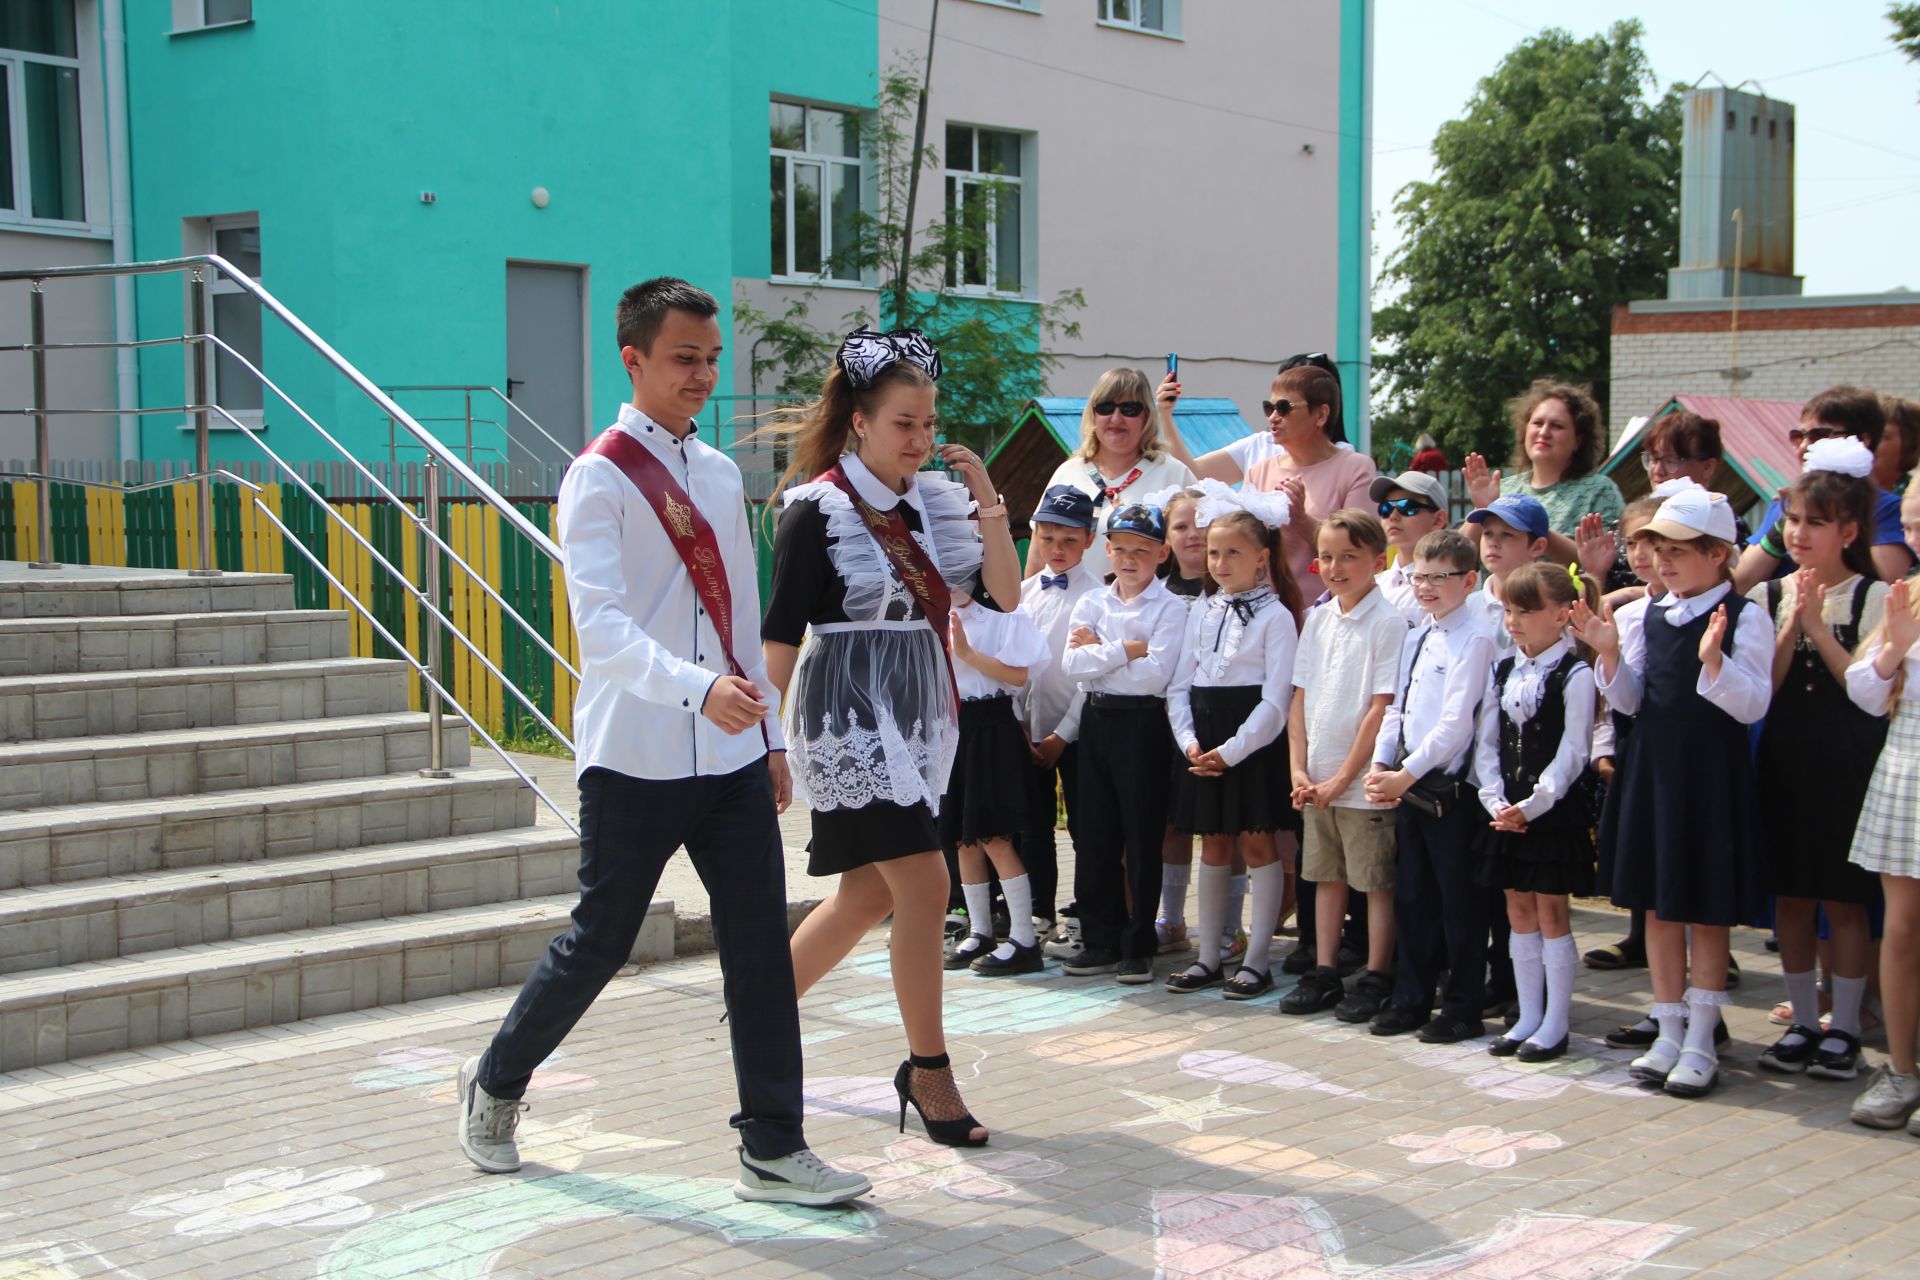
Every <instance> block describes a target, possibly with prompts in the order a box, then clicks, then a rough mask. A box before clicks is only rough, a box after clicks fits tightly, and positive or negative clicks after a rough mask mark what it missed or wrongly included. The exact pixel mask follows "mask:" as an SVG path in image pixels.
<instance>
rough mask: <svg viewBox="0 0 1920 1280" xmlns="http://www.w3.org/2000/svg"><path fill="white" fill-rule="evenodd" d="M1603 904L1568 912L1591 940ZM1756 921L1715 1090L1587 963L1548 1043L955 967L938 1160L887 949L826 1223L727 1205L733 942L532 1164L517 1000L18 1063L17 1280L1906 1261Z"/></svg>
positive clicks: (1735, 1272) (641, 996)
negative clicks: (837, 1191) (491, 1050)
mask: <svg viewBox="0 0 1920 1280" xmlns="http://www.w3.org/2000/svg"><path fill="white" fill-rule="evenodd" d="M1617 927H1618V920H1617V918H1615V917H1611V916H1608V915H1606V914H1603V913H1599V912H1593V911H1585V910H1583V911H1581V912H1579V913H1578V930H1579V933H1580V935H1581V937H1582V939H1583V941H1593V940H1599V939H1602V938H1606V937H1611V936H1613V932H1614V930H1615V929H1616V928H1617ZM1741 942H1742V943H1743V944H1746V948H1747V949H1746V950H1745V951H1744V952H1743V954H1742V959H1743V962H1744V963H1745V965H1746V968H1747V975H1748V976H1747V980H1746V983H1745V985H1744V987H1743V989H1742V990H1741V991H1740V992H1739V993H1738V997H1739V1000H1740V1006H1739V1007H1738V1008H1736V1009H1735V1010H1734V1011H1733V1016H1732V1022H1733V1029H1734V1038H1735V1043H1734V1046H1733V1048H1732V1050H1731V1051H1730V1052H1729V1053H1728V1055H1727V1057H1726V1059H1725V1067H1724V1071H1723V1084H1722V1087H1721V1088H1720V1090H1719V1091H1718V1092H1717V1093H1716V1094H1714V1095H1713V1096H1712V1097H1710V1098H1708V1099H1706V1100H1704V1101H1700V1102H1680V1101H1675V1100H1671V1099H1668V1098H1666V1097H1664V1096H1662V1095H1658V1094H1648V1093H1644V1092H1642V1091H1641V1090H1640V1089H1639V1088H1638V1087H1636V1086H1634V1085H1632V1084H1630V1083H1629V1082H1628V1081H1627V1079H1626V1077H1625V1074H1624V1066H1625V1059H1626V1055H1624V1054H1619V1053H1612V1052H1609V1051H1607V1050H1605V1049H1604V1048H1603V1047H1602V1046H1601V1045H1600V1043H1599V1041H1598V1040H1597V1039H1596V1038H1594V1037H1597V1036H1598V1035H1600V1034H1601V1033H1603V1032H1604V1031H1605V1030H1606V1029H1608V1028H1609V1027H1611V1026H1612V1025H1614V1024H1615V1023H1616V1022H1618V1021H1621V1020H1623V1019H1625V1018H1628V1017H1629V1016H1631V1014H1632V1013H1633V1012H1634V1011H1635V1010H1636V1009H1637V1008H1639V1007H1640V1006H1641V1005H1642V1004H1643V1003H1644V1002H1645V1001H1646V999H1647V994H1646V990H1645V985H1644V984H1645V974H1644V973H1637V974H1636V973H1626V974H1610V975H1601V974H1594V973H1590V972H1586V971H1583V972H1582V973H1581V975H1580V979H1579V986H1578V989H1577V993H1576V994H1577V1000H1578V1007H1577V1015H1578V1016H1577V1024H1576V1032H1577V1037H1576V1048H1575V1052H1574V1053H1573V1054H1572V1055H1571V1056H1569V1057H1568V1058H1566V1059H1563V1060H1562V1061H1560V1062H1557V1063H1552V1064H1546V1065H1542V1066H1535V1067H1527V1066H1523V1065H1520V1064H1516V1063H1513V1062H1511V1060H1496V1059H1493V1058H1490V1057H1489V1056H1487V1054H1486V1053H1485V1051H1484V1046H1483V1045H1480V1044H1469V1045H1464V1046H1454V1047H1446V1048H1433V1047H1427V1046H1422V1045H1419V1044H1417V1043H1415V1042H1413V1041H1411V1040H1408V1039H1393V1040H1380V1039H1377V1038H1374V1037H1370V1036H1368V1035H1366V1034H1364V1032H1363V1031H1361V1030H1358V1029H1355V1028H1351V1027H1347V1026H1345V1025H1343V1024H1341V1023H1338V1022H1336V1021H1334V1020H1332V1018H1331V1017H1330V1016H1323V1017H1319V1018H1311V1019H1293V1018H1287V1017H1284V1016H1282V1015H1280V1014H1279V1013H1278V1012H1277V1010H1276V1007H1275V1006H1276V1004H1277V1001H1278V996H1279V993H1275V994H1273V995H1269V996H1267V997H1265V998H1263V999H1261V1000H1258V1001H1253V1002H1250V1003H1247V1004H1230V1003H1227V1002H1225V1001H1222V1000H1220V999H1218V998H1217V997H1216V996H1212V995H1197V996H1175V995H1171V994H1168V993H1166V992H1164V991H1162V990H1160V989H1159V988H1158V987H1149V988H1123V987H1120V986H1118V985H1117V984H1115V983H1114V982H1113V981H1112V980H1111V979H1110V978H1090V979H1072V978H1067V977H1065V976H1063V975H1060V974H1058V973H1057V972H1054V971H1051V970H1050V971H1049V972H1048V973H1047V974H1045V975H1041V976H1036V977H1032V978H1025V979H1019V980H1011V981H1009V980H993V979H985V978H979V977H976V976H974V975H971V974H959V975H951V976H950V977H949V981H948V986H947V998H946V1003H947V1010H948V1019H949V1024H950V1027H951V1040H952V1051H953V1055H954V1058H955V1061H956V1064H957V1066H958V1069H959V1072H960V1075H961V1077H962V1086H963V1088H964V1089H965V1091H966V1096H967V1099H968V1101H969V1103H970V1104H971V1105H972V1107H973V1108H974V1110H975V1112H976V1113H977V1114H978V1115H980V1116H981V1117H982V1118H983V1119H984V1120H986V1121H987V1122H988V1123H989V1124H990V1125H992V1127H993V1128H994V1140H993V1143H992V1145H991V1146H989V1147H988V1148H986V1149H984V1150H979V1151H954V1150H949V1149H946V1148H941V1147H936V1146H934V1145H932V1144H930V1143H929V1142H927V1141H926V1140H925V1139H924V1137H923V1136H922V1135H921V1131H920V1129H919V1127H918V1124H917V1122H916V1121H914V1120H912V1119H910V1120H909V1122H908V1129H907V1132H906V1133H905V1134H904V1135H902V1134H900V1133H899V1132H897V1131H896V1122H897V1112H896V1111H895V1107H894V1103H893V1101H892V1098H891V1092H890V1077H891V1075H892V1071H893V1068H894V1066H895V1065H896V1063H897V1062H898V1061H899V1058H900V1056H901V1053H902V1045H901V1041H900V1035H899V1032H898V1029H897V1015H896V1014H895V1012H894V1010H893V1005H892V998H891V994H890V990H889V986H888V979H887V972H886V960H885V953H884V935H883V934H880V933H876V934H874V935H872V936H871V937H869V938H868V939H867V940H866V941H865V943H863V945H862V946H861V947H860V948H858V949H857V951H856V952H855V955H854V956H853V957H852V958H851V959H850V960H849V962H848V963H847V964H845V965H843V966H842V967H841V968H840V969H839V970H837V971H836V972H835V973H833V974H832V975H830V976H829V977H828V978H827V979H826V980H825V981H824V982H823V983H821V985H820V986H819V988H818V989H816V990H815V991H814V992H813V993H811V994H810V995H809V997H808V999H807V1001H806V1002H805V1005H804V1009H803V1013H804V1028H805V1033H806V1036H807V1042H808V1044H807V1053H808V1073H809V1098H810V1110H811V1112H812V1118H811V1119H810V1121H809V1132H810V1137H811V1138H812V1140H813V1142H814V1145H815V1146H816V1148H817V1149H819V1150H820V1151H821V1152H822V1153H823V1154H825V1155H826V1156H828V1157H829V1158H830V1159H833V1160H835V1161H837V1162H839V1163H841V1164H843V1165H846V1166H848V1167H855V1168H859V1169H861V1170H863V1171H865V1172H866V1173H868V1174H869V1176H871V1177H872V1179H873V1180H874V1183H875V1190H874V1193H873V1195H872V1196H871V1197H869V1198H868V1199H866V1200H864V1201H863V1202H861V1203H860V1204H859V1205H858V1206H856V1207H854V1208H851V1209H847V1210H839V1211H808V1210H797V1209H780V1208H773V1207H768V1206H749V1205H743V1204H741V1203H739V1202H737V1201H735V1200H734V1199H733V1198H732V1196H731V1194H730V1193H729V1187H730V1184H731V1180H732V1171H733V1160H734V1154H733V1142H732V1140H731V1135H730V1131H729V1130H728V1129H727V1127H726V1124H725V1117H726V1115H727V1113H728V1112H729V1111H730V1110H731V1108H732V1105H733V1098H732V1076H731V1070H730V1063H729V1057H728V1049H727V1032H728V1028H727V1027H726V1026H723V1025H722V1024H721V1023H720V1022H719V1020H718V1019H719V1012H720V997H719V990H720V974H719V969H718V965H717V963H716V961H715V960H714V958H713V957H711V956H704V957H697V958H693V959H687V960H680V961H675V962H672V963H669V964H664V965H660V966H656V967H653V968H649V969H645V970H642V971H640V972H639V973H637V974H635V975H633V976H629V977H623V978H620V979H618V980H616V982H615V983H614V984H613V985H612V986H611V987H610V988H609V989H608V991H607V992H606V994H605V996H604V997H603V998H602V1000H601V1002H600V1003H599V1004H598V1005H596V1006H595V1007H594V1009H593V1010H592V1011H591V1012H590V1013H589V1015H588V1017H587V1019H586V1020H585V1022H584V1023H583V1024H582V1025H581V1027H580V1028H579V1030H578V1031H577V1033H576V1034H575V1036H574V1037H573V1039H572V1040H571V1041H570V1042H569V1043H568V1044H566V1045H565V1046H564V1048H563V1049H562V1051H561V1052H560V1053H559V1054H557V1055H555V1057H554V1058H553V1059H552V1060H550V1061H549V1062H548V1063H546V1064H545V1065H544V1066H543V1068H542V1069H541V1071H540V1073H539V1074H538V1075H536V1077H535V1080H534V1086H533V1089H532V1092H531V1093H530V1095H529V1100H530V1102H531V1104H532V1107H531V1110H530V1111H529V1112H528V1113H527V1115H526V1117H525V1120H524V1128H523V1136H524V1150H525V1153H526V1157H527V1160H528V1167H527V1169H526V1170H525V1171H524V1172H523V1173H522V1174H521V1175H519V1176H516V1177H489V1176H487V1175H484V1174H480V1173H478V1172H476V1171H474V1170H473V1169H472V1168H471V1167H469V1166H468V1165H467V1163H466V1162H465V1160H464V1159H463V1158H462V1157H461V1156H460V1154H459V1152H458V1150H457V1149H456V1147H455V1146H454V1143H453V1136H452V1135H453V1125H454V1104H453V1078H454V1072H455V1070H456V1069H457V1067H458V1064H459V1062H460V1061H461V1060H462V1059H463V1058H464V1057H465V1056H466V1055H468V1054H470V1053H473V1052H476V1051H477V1050H478V1049H479V1048H480V1047H481V1045H482V1044H483V1043H484V1040H485V1037H486V1036H487V1035H488V1034H489V1033H490V1031H491V1029H492V1027H493V1026H494V1025H495V1024H496V1023H497V1021H498V1019H499V1018H500V1016H501V1015H502V1014H503V1013H504V1012H505V1010H506V1007H507V1005H508V1004H509V1003H510V1001H511V998H512V994H513V993H512V992H511V991H491V992H481V993H473V994H469V995H464V996H455V997H448V998H445V999H440V1000H434V1001H429V1002H424V1003H420V1004H415V1005H411V1006H407V1007H404V1008H398V1009H384V1010H370V1011H364V1012H360V1013H354V1014H347V1015H341V1016H338V1017H331V1018H324V1019H319V1020H315V1021H310V1022H304V1023H298V1024H294V1025H291V1026H286V1027H277V1028H271V1029H266V1030H262V1031H256V1032H241V1033H235V1034H232V1035H225V1036H220V1037H215V1038H210V1039H206V1040H203V1041H197V1042H187V1043H183V1044H176V1045H166V1046H160V1047H156V1048H154V1049H150V1050H145V1051H140V1052H135V1053H123V1054H116V1055H111V1056H106V1057H100V1058H95V1059H91V1060H88V1061H84V1062H78V1063H68V1064H61V1065H59V1066H54V1067H49V1068H44V1069H37V1070H31V1071H23V1072H19V1073H16V1074H13V1075H10V1076H0V1135H4V1141H0V1275H9V1276H11V1275H32V1276H36V1277H40V1276H45V1277H64V1276H92V1275H100V1276H116V1277H134V1278H137V1280H160V1278H161V1277H169V1276H181V1277H196V1278H200V1277H207V1278H215V1277H217V1278H221V1280H224V1278H226V1277H255V1276H262V1277H281V1276H286V1277H293V1276H299V1277H316V1276H317V1277H320V1278H321V1280H372V1278H375V1277H415V1276H420V1277H447V1278H450V1280H481V1278H482V1277H493V1278H495V1280H506V1278H510V1277H511V1278H518V1277H535V1276H539V1277H556V1276H559V1277H571V1276H627V1275H634V1274H645V1275H649V1276H718V1275H741V1276H751V1277H868V1276H876V1277H877V1276H895V1275H905V1276H915V1277H925V1278H927V1280H936V1278H938V1277H961V1276H966V1277H1023V1276H1076V1277H1125V1278H1134V1277H1139V1278H1141V1280H1145V1278H1146V1277H1165V1278H1167V1280H1183V1278H1186V1277H1201V1276H1205V1277H1226V1278H1228V1280H1282V1278H1284V1280H1313V1278H1317V1277H1328V1278H1331V1277H1376V1278H1378V1280H1414V1278H1415V1277H1419V1278H1421V1280H1432V1278H1434V1277H1447V1278H1454V1277H1488V1278H1493V1277H1523V1276H1548V1277H1553V1278H1554V1280H1572V1278H1575V1277H1578V1278H1581V1280H1603V1278H1606V1277H1615V1276H1628V1275H1632V1276H1641V1277H1653V1276H1667V1275H1681V1274H1686V1273H1689V1272H1692V1273H1697V1274H1701V1275H1712V1276H1780V1275H1819V1276H1823V1277H1827V1276H1868V1275H1889V1276H1890V1275H1911V1274H1913V1268H1912V1262H1911V1259H1912V1257H1913V1255H1914V1253H1915V1251H1916V1246H1917V1245H1920V1223H1916V1221H1915V1214H1914V1208H1915V1199H1914V1197H1913V1194H1912V1187H1913V1186H1914V1183H1915V1180H1916V1177H1920V1141H1916V1140H1915V1139H1912V1138H1909V1137H1907V1136H1905V1135H1904V1134H1899V1133H1894V1134H1883V1133H1873V1132H1869V1131H1866V1130H1862V1129H1858V1128H1855V1127H1853V1126H1852V1125H1850V1124H1848V1122H1847V1119H1846V1111H1847V1107H1848V1104H1849V1103H1850V1101H1851V1099H1852V1097H1853V1095H1854V1093H1855V1092H1856V1088H1857V1086H1854V1085H1835V1084H1823V1083H1819V1082H1815V1081H1809V1080H1794V1081H1781V1080H1777V1079H1773V1078H1767V1077H1763V1076H1761V1075H1760V1074H1759V1073H1758V1072H1756V1070H1755V1069H1754V1066H1753V1062H1754V1057H1755V1054H1756V1053H1757V1051H1758V1048H1759V1047H1760V1046H1761V1045H1763V1044H1765V1043H1767V1042H1768V1041H1769V1040H1770V1039H1771V1030H1772V1029H1771V1028H1769V1027H1768V1026H1767V1024H1766V1021H1765V1010H1766V1008H1767V1007H1768V1006H1770V1005H1771V1004H1772V1002H1773V1001H1774V1000H1775V999H1777V998H1778V993H1779V987H1780V984H1779V982H1778V980H1777V978H1774V977H1772V976H1771V975H1772V966H1771V965H1770V964H1769V963H1768V958H1767V957H1766V956H1765V954H1764V952H1762V951H1760V950H1759V946H1758V944H1759V937H1758V935H1754V934H1745V935H1742V937H1741ZM1172 963H1174V960H1173V959H1172V958H1168V959H1167V960H1164V961H1163V962H1162V965H1161V968H1162V970H1163V971H1164V970H1165V969H1167V968H1168V967H1169V966H1170V965H1171V964H1172ZM1874 1056H1875V1058H1876V1059H1877V1058H1878V1056H1879V1055H1878V1053H1877V1052H1876V1053H1875V1055H1874Z"/></svg>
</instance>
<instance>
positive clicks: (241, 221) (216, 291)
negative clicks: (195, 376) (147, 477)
mask: <svg viewBox="0 0 1920 1280" xmlns="http://www.w3.org/2000/svg"><path fill="white" fill-rule="evenodd" d="M248 227H251V228H253V229H254V230H256V231H258V230H259V228H260V215H259V214H258V213H222V214H215V215H214V216H212V217H206V218H188V219H186V221H185V223H184V224H183V227H182V234H181V237H180V240H181V245H180V247H181V249H182V251H183V252H184V253H185V254H187V255H193V254H199V253H212V252H214V251H215V248H216V246H218V245H219V243H220V233H221V232H222V231H235V230H243V229H245V228H248ZM266 262H267V256H266V246H265V242H264V241H263V242H262V244H261V251H260V275H261V277H263V278H262V279H257V280H256V281H255V283H258V284H264V283H265V280H264V277H265V275H266V270H267V267H266ZM234 294H239V295H242V296H245V297H252V296H253V295H252V294H249V293H247V291H246V290H245V289H242V288H241V287H240V286H239V285H237V284H235V283H234V282H233V281H231V280H229V279H227V277H226V276H225V275H224V274H223V273H220V272H215V273H213V275H212V277H211V278H210V279H209V280H208V282H207V323H208V324H209V325H212V326H214V333H215V335H216V336H219V333H220V330H219V327H218V324H219V322H218V321H217V320H215V318H214V316H215V310H214V299H216V298H223V297H230V296H232V295H234ZM263 320H264V317H263ZM192 322H193V321H192V317H191V316H189V317H188V318H187V323H188V324H191V323H192ZM266 343H267V334H266V325H265V324H264V323H262V324H261V326H260V352H259V358H258V359H256V360H255V361H254V364H255V365H256V366H258V367H259V369H260V372H262V373H265V372H266V371H267V351H266ZM213 354H214V359H213V379H214V385H213V399H214V402H215V403H218V402H219V400H220V398H221V397H220V359H219V354H220V353H219V350H218V349H217V348H216V349H215V351H214V353H213ZM193 356H194V353H193V352H192V351H188V353H187V361H188V365H187V371H188V378H189V384H188V385H191V378H192V361H193ZM272 394H273V393H272V392H270V391H268V390H267V388H266V386H265V384H262V385H261V387H260V404H261V407H260V408H258V409H229V410H227V412H229V413H231V414H233V416H234V417H236V418H238V419H240V421H242V422H244V423H246V424H247V426H248V427H250V428H252V429H253V430H255V431H260V430H264V429H265V427H266V425H267V423H266V402H267V400H268V399H269V398H270V397H271V396H272ZM180 429H181V430H182V431H191V430H192V429H193V424H192V423H190V422H183V423H181V424H180ZM207 429H208V430H209V431H235V430H238V428H236V427H235V426H234V425H233V424H232V423H231V422H228V421H227V420H226V419H225V418H222V417H221V416H220V415H219V414H208V415H207Z"/></svg>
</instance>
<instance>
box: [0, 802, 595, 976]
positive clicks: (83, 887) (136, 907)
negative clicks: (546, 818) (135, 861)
mask: <svg viewBox="0 0 1920 1280" xmlns="http://www.w3.org/2000/svg"><path fill="white" fill-rule="evenodd" d="M579 869H580V841H579V838H578V837H577V836H575V835H574V834H573V833H572V832H571V831H569V830H567V829H566V828H565V827H563V826H560V825H558V824H557V823H556V824H555V825H552V826H542V827H520V828H516V829H514V830H510V831H486V832H479V833H476V834H474V835H464V836H442V837H438V838H435V839H430V840H412V841H407V842H405V843H403V844H386V845H380V846H378V847H376V848H372V849H350V850H344V851H337V852H331V853H313V854H303V855H299V856H295V857H290V858H273V859H270V860H268V861H264V862H241V863H228V864H225V865H222V866H214V867H188V868H182V869H180V870H177V871H150V872H146V873H144V874H140V875H133V876H120V877H115V878H112V879H105V880H86V881H82V882H80V883H78V884H70V885H38V886H34V887H32V888H24V889H14V890H11V891H8V892H5V893H0V974H6V973H19V972H23V971H25V970H28V969H43V968H52V967H55V966H58V965H73V964H80V963H83V962H85V961H88V960H111V959H113V958H114V957H116V956H127V955H137V954H139V953H141V952H145V951H162V950H168V949H172V948H176V947H185V946H192V945H195V944H198V943H204V942H223V941H226V940H228V939H235V938H251V937H258V936H261V935H265V934H272V933H285V932H287V931H289V930H294V929H320V928H327V927H330V926H333V925H342V924H354V923H358V922H360V921H363V920H378V919H386V918H392V917H396V916H405V915H424V914H426V913H428V912H434V911H446V910H449V909H452V908H456V907H474V906H482V905H484V904H486V903H495V902H512V901H514V900H516V899H520V898H543V897H549V896H555V895H560V894H565V893H568V892H572V891H575V890H576V889H577V886H578V882H579Z"/></svg>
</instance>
